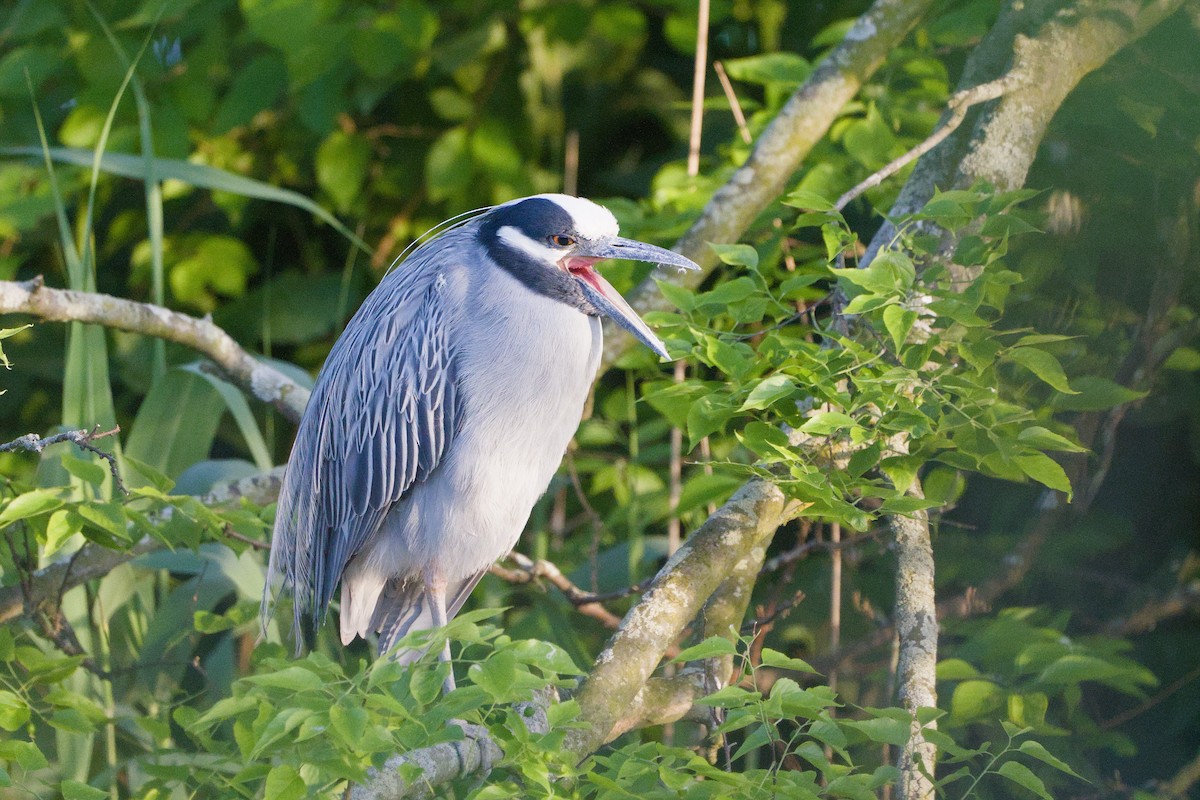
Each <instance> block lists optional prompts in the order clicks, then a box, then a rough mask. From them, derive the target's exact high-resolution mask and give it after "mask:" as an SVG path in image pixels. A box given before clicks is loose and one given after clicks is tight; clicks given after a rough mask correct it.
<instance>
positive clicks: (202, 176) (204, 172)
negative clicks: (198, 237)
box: [0, 147, 372, 255]
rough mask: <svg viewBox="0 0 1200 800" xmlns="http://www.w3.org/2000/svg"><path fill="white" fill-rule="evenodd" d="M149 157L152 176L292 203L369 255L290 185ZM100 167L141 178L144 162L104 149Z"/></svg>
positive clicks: (69, 158) (76, 152)
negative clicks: (275, 183) (292, 189)
mask: <svg viewBox="0 0 1200 800" xmlns="http://www.w3.org/2000/svg"><path fill="white" fill-rule="evenodd" d="M41 154H42V151H41V148H37V147H0V155H8V156H40V155H41ZM49 155H50V158H51V159H53V160H55V161H59V162H62V163H64V164H75V165H77V166H82V167H90V166H91V165H92V159H93V157H94V156H93V153H92V151H91V150H82V149H73V148H66V147H52V148H50V151H49ZM152 161H153V165H154V174H155V177H157V178H158V179H159V180H177V181H182V182H183V183H187V184H190V185H192V186H198V187H200V188H202V189H213V190H216V191H221V192H230V193H232V194H237V195H242V196H243V197H253V198H255V199H258V200H269V201H271V202H274V203H285V204H287V205H290V206H295V207H296V208H299V209H301V210H303V211H307V212H308V213H310V214H312V215H313V216H315V217H317V218H318V219H320V220H321V221H322V222H324V223H326V224H327V225H330V226H331V227H333V228H334V229H335V230H336V231H337V232H338V233H340V234H341V235H342V236H344V237H345V238H346V239H348V240H349V241H350V242H352V243H353V244H354V246H355V247H357V248H358V249H359V250H362V251H363V252H364V253H366V254H367V255H370V254H371V252H372V251H371V248H370V247H368V246H367V245H366V243H365V242H363V240H362V239H360V238H358V237H357V236H355V235H354V233H353V232H352V231H351V230H350V229H349V228H347V227H346V226H345V225H343V224H342V223H341V222H339V221H338V218H337V217H335V216H333V215H332V214H330V213H329V212H328V211H326V210H325V209H323V208H321V207H320V206H319V205H317V204H316V203H314V202H313V201H312V200H310V199H309V198H307V197H305V196H304V195H302V194H300V193H299V192H293V191H291V190H290V189H280V188H279V187H278V186H272V185H271V184H269V183H263V182H262V181H256V180H254V179H252V178H246V177H244V176H242V175H235V174H234V173H232V172H226V171H225V170H223V169H217V168H216V167H209V166H206V165H204V164H193V163H192V162H190V161H180V160H178V159H173V158H154V159H152ZM100 171H101V172H108V173H111V174H113V175H120V176H121V177H124V178H135V179H137V180H145V175H146V163H145V160H144V159H143V157H142V156H140V155H139V156H134V155H129V154H127V153H104V154H103V155H101V157H100Z"/></svg>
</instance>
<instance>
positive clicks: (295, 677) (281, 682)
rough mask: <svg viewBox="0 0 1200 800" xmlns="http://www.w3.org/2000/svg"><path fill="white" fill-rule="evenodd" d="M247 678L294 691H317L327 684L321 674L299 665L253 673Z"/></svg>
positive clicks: (252, 681) (261, 684) (264, 684)
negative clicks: (259, 673) (258, 673)
mask: <svg viewBox="0 0 1200 800" xmlns="http://www.w3.org/2000/svg"><path fill="white" fill-rule="evenodd" d="M245 680H246V681H247V682H248V683H253V684H255V685H257V686H269V687H271V688H275V689H288V690H291V691H294V692H315V691H316V690H318V689H320V688H321V687H322V686H324V685H325V682H324V680H322V678H321V676H320V675H318V674H317V673H315V672H313V671H311V670H307V669H305V668H304V667H298V666H295V667H285V668H284V669H281V670H277V671H275V672H267V673H263V674H262V675H251V676H249V677H248V678H246V679H245Z"/></svg>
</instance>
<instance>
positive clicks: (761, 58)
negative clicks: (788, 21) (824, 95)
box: [721, 51, 812, 86]
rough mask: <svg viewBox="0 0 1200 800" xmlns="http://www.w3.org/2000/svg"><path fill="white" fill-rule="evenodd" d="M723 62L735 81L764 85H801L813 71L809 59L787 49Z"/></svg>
mask: <svg viewBox="0 0 1200 800" xmlns="http://www.w3.org/2000/svg"><path fill="white" fill-rule="evenodd" d="M721 63H722V64H723V65H724V66H725V69H726V71H728V73H729V77H731V78H733V79H734V80H735V81H745V82H746V83H757V84H760V85H763V86H765V85H767V84H771V83H781V84H784V85H786V86H799V85H800V83H801V82H802V81H803V80H804V79H805V78H807V77H808V74H809V73H810V72H812V66H811V65H810V64H809V63H808V62H807V61H805V60H804V59H803V58H801V57H800V56H798V55H796V54H795V53H789V52H786V51H782V52H774V53H763V54H761V55H754V56H747V57H745V58H730V59H726V60H725V61H723V62H721Z"/></svg>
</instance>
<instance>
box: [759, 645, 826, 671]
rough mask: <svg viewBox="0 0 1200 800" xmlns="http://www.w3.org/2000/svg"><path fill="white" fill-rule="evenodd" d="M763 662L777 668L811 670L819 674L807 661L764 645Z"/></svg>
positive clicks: (765, 665)
mask: <svg viewBox="0 0 1200 800" xmlns="http://www.w3.org/2000/svg"><path fill="white" fill-rule="evenodd" d="M762 663H763V666H764V667H775V668H776V669H790V670H794V671H796V672H811V673H813V674H818V673H817V671H816V670H815V669H813V668H812V665H810V664H809V663H808V662H807V661H803V660H801V659H799V658H792V657H791V656H787V655H784V654H783V653H781V652H779V651H778V650H772V649H771V648H769V647H764V648H763V650H762Z"/></svg>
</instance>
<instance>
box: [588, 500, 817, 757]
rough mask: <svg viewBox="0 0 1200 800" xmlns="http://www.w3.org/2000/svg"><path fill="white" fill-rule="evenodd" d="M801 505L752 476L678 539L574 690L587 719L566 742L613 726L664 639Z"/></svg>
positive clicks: (600, 740) (592, 744) (594, 743)
mask: <svg viewBox="0 0 1200 800" xmlns="http://www.w3.org/2000/svg"><path fill="white" fill-rule="evenodd" d="M802 507H803V506H802V505H801V504H799V503H796V502H794V501H789V500H788V499H787V498H785V497H784V495H783V492H781V491H780V490H779V488H778V487H777V486H775V485H774V484H772V483H769V482H767V481H764V480H758V479H756V480H752V481H750V482H749V483H747V484H746V485H745V486H743V487H742V488H741V489H739V490H738V491H737V492H736V493H735V494H734V495H733V497H731V498H730V499H729V501H728V502H726V503H725V505H723V506H722V507H721V508H720V509H718V510H717V512H716V513H715V514H713V515H712V516H710V517H709V518H708V520H707V521H706V522H705V523H704V524H703V525H702V526H701V527H700V528H699V529H698V530H697V531H696V532H694V533H693V534H692V535H691V536H690V537H689V538H688V540H687V541H686V542H684V544H683V546H682V547H680V548H679V550H677V551H676V552H675V554H674V555H673V556H672V557H671V558H670V560H669V561H668V562H667V564H666V565H665V566H664V567H663V568H662V570H661V571H660V572H659V574H658V576H657V577H656V578H655V581H654V583H653V585H652V586H651V587H650V590H649V591H648V592H646V594H645V595H644V596H643V598H642V600H641V602H639V603H638V604H637V605H636V606H634V607H633V608H632V609H631V610H630V612H629V614H627V615H626V617H625V619H624V620H623V621H622V622H621V627H620V628H618V629H617V632H616V634H614V636H613V637H612V639H610V640H609V642H608V644H607V645H606V646H605V648H604V650H603V651H602V652H601V653H600V655H599V657H597V659H596V662H595V664H593V666H592V670H591V672H590V673H589V675H588V676H587V678H586V679H585V680H584V683H583V685H582V686H581V687H580V690H579V693H578V694H577V695H576V700H577V701H578V703H579V707H580V712H581V714H580V718H581V720H583V721H585V722H587V723H588V724H587V725H586V726H585V727H581V728H579V729H576V730H572V731H571V732H570V733H569V734H568V736H567V740H566V745H565V746H566V747H567V749H569V750H571V751H573V752H575V753H576V754H578V755H580V756H584V755H586V754H588V753H591V752H593V751H594V750H595V749H596V748H598V747H599V746H601V745H602V744H604V743H605V742H608V741H610V740H611V739H612V738H613V737H614V736H616V735H617V733H619V732H620V725H619V723H621V722H622V720H623V719H625V718H626V716H627V714H626V711H627V710H628V709H629V708H630V707H631V706H632V705H633V704H634V703H635V702H636V699H637V697H638V693H639V692H642V691H643V689H644V688H645V687H646V685H647V681H648V680H649V678H650V675H651V674H652V673H653V672H654V670H655V668H657V667H658V665H659V662H660V661H661V660H662V657H663V654H664V653H665V652H666V650H667V647H668V646H669V645H670V644H671V642H672V641H674V639H675V638H676V637H677V636H678V635H679V633H680V632H681V631H682V630H683V628H684V626H686V625H687V624H688V623H689V622H691V621H692V619H694V618H695V617H696V614H697V613H698V612H699V611H700V608H701V606H702V605H703V604H704V603H705V602H706V601H707V600H708V599H709V597H710V596H712V594H713V592H715V591H716V589H717V587H718V586H720V585H721V583H722V582H723V581H724V580H725V579H726V578H727V577H728V576H729V575H730V573H731V572H732V571H733V570H734V568H735V567H736V566H737V565H738V563H739V562H741V561H742V560H743V559H745V558H746V557H747V556H748V555H750V554H751V552H752V551H753V550H754V549H755V548H760V549H765V548H766V546H767V544H768V543H769V541H770V539H771V536H772V535H773V534H774V533H775V530H776V529H777V528H778V527H779V526H780V525H782V524H783V523H785V522H787V521H788V520H790V519H792V518H793V517H794V516H795V515H796V514H797V513H799V511H800V509H801V508H802Z"/></svg>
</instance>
